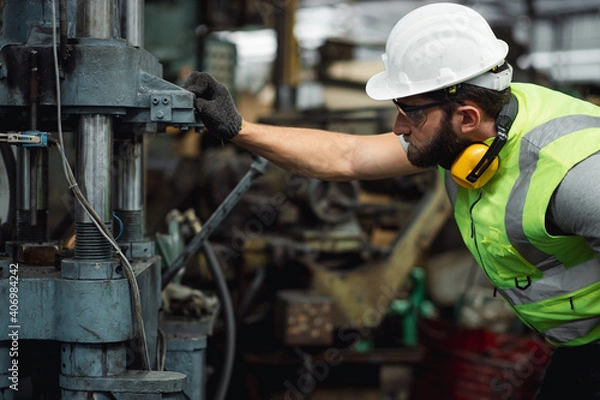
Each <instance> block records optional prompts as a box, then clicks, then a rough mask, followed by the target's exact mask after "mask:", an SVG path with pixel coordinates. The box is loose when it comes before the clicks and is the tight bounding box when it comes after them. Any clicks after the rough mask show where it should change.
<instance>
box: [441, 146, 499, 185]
mask: <svg viewBox="0 0 600 400" xmlns="http://www.w3.org/2000/svg"><path fill="white" fill-rule="evenodd" d="M488 150H489V147H488V146H487V145H486V144H483V143H475V144H472V145H470V146H469V147H467V148H466V149H464V150H463V151H462V153H460V154H459V155H458V157H456V160H454V163H452V167H451V168H450V173H451V175H452V178H453V179H454V181H455V182H456V183H457V184H459V185H460V186H462V187H464V188H467V189H479V188H480V187H482V186H483V185H485V184H486V183H488V181H489V180H490V179H492V176H494V174H495V173H496V171H497V170H498V157H494V159H493V160H491V161H490V165H489V166H488V167H487V169H486V170H485V172H483V174H481V176H480V177H478V178H477V179H475V180H474V181H472V180H471V179H467V177H468V176H470V175H471V173H472V172H473V170H474V169H475V167H476V166H477V165H478V164H479V162H480V161H481V160H482V159H483V158H484V156H485V155H486V153H487V151H488Z"/></svg>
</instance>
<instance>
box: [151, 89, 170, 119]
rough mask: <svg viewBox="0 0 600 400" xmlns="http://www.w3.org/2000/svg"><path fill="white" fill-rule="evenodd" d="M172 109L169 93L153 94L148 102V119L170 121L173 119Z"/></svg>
mask: <svg viewBox="0 0 600 400" xmlns="http://www.w3.org/2000/svg"><path fill="white" fill-rule="evenodd" d="M172 109H173V101H172V98H171V95H160V96H159V95H153V96H152V101H151V104H150V119H151V120H152V121H158V122H170V121H171V120H172V119H173V110H172Z"/></svg>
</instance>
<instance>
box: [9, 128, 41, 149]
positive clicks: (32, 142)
mask: <svg viewBox="0 0 600 400" xmlns="http://www.w3.org/2000/svg"><path fill="white" fill-rule="evenodd" d="M48 136H49V135H48V132H38V131H26V132H5V133H0V143H8V144H18V145H22V146H23V147H48Z"/></svg>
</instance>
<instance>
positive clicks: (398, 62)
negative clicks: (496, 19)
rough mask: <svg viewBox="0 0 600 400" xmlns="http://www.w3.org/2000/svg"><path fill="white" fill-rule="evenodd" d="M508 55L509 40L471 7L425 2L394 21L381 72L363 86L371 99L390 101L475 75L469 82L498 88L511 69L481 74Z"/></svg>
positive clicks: (509, 74)
mask: <svg viewBox="0 0 600 400" xmlns="http://www.w3.org/2000/svg"><path fill="white" fill-rule="evenodd" d="M507 54H508V45H507V44H506V43H505V42H504V41H502V40H500V39H498V38H497V37H496V35H494V32H492V29H491V28H490V26H489V24H488V23H487V22H486V20H485V19H484V18H483V17H482V16H481V15H480V14H479V13H477V12H476V11H474V10H472V9H471V8H469V7H465V6H463V5H459V4H454V3H434V4H429V5H426V6H422V7H419V8H417V9H415V10H414V11H412V12H410V13H408V14H407V15H406V16H404V18H402V19H401V20H400V21H398V23H397V24H396V26H394V28H393V29H392V32H391V33H390V35H389V36H388V39H387V42H386V45H385V54H383V55H382V58H383V63H384V67H385V71H383V72H380V73H378V74H376V75H374V76H373V77H371V79H369V81H368V82H367V87H366V91H367V94H368V95H369V96H370V97H371V98H373V99H375V100H390V99H394V98H400V97H407V96H412V95H415V94H421V93H426V92H430V91H434V90H438V89H443V88H446V87H449V86H452V85H455V84H457V83H461V82H467V81H469V80H471V79H472V78H476V77H479V78H478V80H476V81H475V80H474V81H473V83H474V84H478V85H479V86H484V87H490V88H491V89H495V90H502V89H504V88H506V87H508V85H509V84H510V80H511V78H512V68H510V71H509V72H506V73H505V74H504V75H503V76H502V77H501V78H500V79H497V78H495V79H492V78H490V79H485V77H484V76H482V75H483V74H485V73H487V72H488V71H490V70H491V69H492V68H494V67H496V66H500V65H502V64H503V63H504V60H505V58H506V55H507ZM488 82H489V83H488Z"/></svg>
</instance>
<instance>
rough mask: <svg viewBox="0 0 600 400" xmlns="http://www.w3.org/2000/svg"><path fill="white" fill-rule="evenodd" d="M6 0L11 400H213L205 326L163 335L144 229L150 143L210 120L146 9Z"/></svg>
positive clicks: (2, 389)
mask: <svg viewBox="0 0 600 400" xmlns="http://www.w3.org/2000/svg"><path fill="white" fill-rule="evenodd" d="M2 3H3V19H2V21H3V26H2V37H1V38H0V70H1V72H0V120H1V121H2V123H1V128H0V146H1V148H2V159H3V168H2V173H1V174H0V175H2V177H1V178H0V182H2V184H1V185H0V186H1V187H2V192H1V193H0V199H1V201H0V204H1V205H2V211H1V212H2V214H1V215H0V220H1V222H2V227H3V228H2V235H3V236H2V249H1V250H2V254H1V257H0V277H1V279H0V309H2V313H1V315H2V316H1V317H0V321H1V322H0V323H1V325H2V327H1V328H0V330H1V332H2V341H0V370H1V371H2V372H0V398H2V399H16V398H40V399H41V398H43V399H55V398H56V399H58V398H60V399H83V398H86V399H89V398H95V399H162V398H164V399H167V398H169V399H176V398H177V399H179V398H193V399H201V398H203V379H204V376H203V375H204V373H203V365H204V364H203V360H204V358H203V350H204V348H205V347H206V336H205V333H204V334H200V333H194V332H191V333H187V334H182V335H175V334H172V333H169V332H164V331H163V330H161V329H159V308H160V306H161V298H160V296H161V258H160V257H158V256H157V255H156V251H155V245H154V241H153V240H152V239H149V238H148V237H147V236H146V231H145V226H144V208H145V207H144V206H145V205H144V202H145V200H144V198H145V189H144V177H145V160H144V142H145V141H146V139H147V138H148V136H149V135H150V134H155V133H161V132H164V131H165V128H166V127H167V126H178V127H180V128H182V129H187V128H190V127H193V126H196V125H197V123H196V120H195V116H194V108H193V95H192V94H191V93H189V92H187V91H185V90H183V89H181V88H180V87H179V86H177V85H174V84H172V83H170V82H167V81H165V80H163V79H162V67H161V64H160V63H159V61H158V60H157V58H156V57H154V56H153V55H151V54H149V53H148V52H147V51H146V50H144V48H143V15H144V14H143V11H144V10H143V2H142V1H137V0H124V1H113V0H84V1H68V0H48V1H46V0H44V1H40V0H26V1H23V0H7V1H4V2H2ZM67 150H72V155H73V156H74V157H73V158H69V154H68V153H67ZM49 160H54V161H53V163H52V164H51V162H50V161H49ZM52 165H55V166H56V165H58V166H59V168H57V169H52ZM71 165H73V168H72V167H71ZM50 171H53V173H50ZM50 180H54V182H59V181H62V182H63V183H66V185H67V186H66V187H67V192H66V193H63V194H64V198H65V202H64V203H65V205H66V207H64V208H62V209H61V208H60V207H59V208H58V209H49V201H48V193H49V182H50ZM57 215H58V216H59V219H60V216H63V219H65V220H66V221H70V222H72V223H73V225H74V234H73V235H71V237H67V235H66V234H67V233H69V232H68V229H66V228H65V229H64V230H63V231H62V232H59V234H58V235H56V236H57V237H51V235H50V233H49V232H48V228H49V224H48V220H49V217H50V216H57ZM60 226H61V225H59V227H60ZM62 226H67V227H68V226H69V224H66V225H62ZM113 227H114V228H113ZM59 229H60V228H59ZM159 332H161V333H159ZM167 339H172V340H170V341H169V343H170V344H169V349H168V350H167V349H166V348H165V347H164V342H165V341H166V340H167ZM161 344H163V345H162V347H161Z"/></svg>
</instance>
